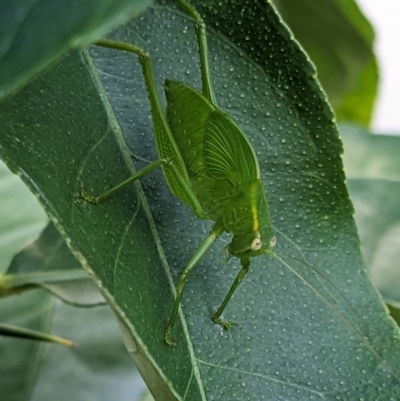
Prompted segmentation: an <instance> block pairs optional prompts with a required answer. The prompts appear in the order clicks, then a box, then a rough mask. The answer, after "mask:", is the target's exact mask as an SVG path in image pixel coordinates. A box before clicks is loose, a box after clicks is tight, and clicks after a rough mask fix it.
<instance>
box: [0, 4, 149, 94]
mask: <svg viewBox="0 0 400 401" xmlns="http://www.w3.org/2000/svg"><path fill="white" fill-rule="evenodd" d="M150 3H151V1H150V0H112V1H110V0H73V1H71V0H70V1H68V2H63V1H59V0H58V1H57V0H44V1H34V0H19V1H14V0H3V1H2V2H1V3H0V71H1V74H0V99H1V98H3V97H6V96H8V95H10V94H11V93H13V92H15V91H16V90H17V89H19V88H20V87H21V86H22V85H25V84H26V82H27V81H29V80H30V79H32V77H33V76H35V75H37V74H38V73H39V72H41V71H42V70H43V69H45V68H47V67H49V66H50V65H51V64H53V63H54V62H55V61H57V60H59V59H60V58H61V57H63V56H64V55H65V54H66V53H67V52H69V51H70V50H71V49H77V48H82V47H84V46H87V45H88V44H90V43H92V42H94V41H95V40H97V39H99V38H100V37H101V36H102V35H104V34H105V33H107V32H108V31H109V30H110V29H111V28H114V27H116V26H118V25H119V24H121V23H123V22H125V21H127V20H128V19H129V18H131V17H133V16H136V15H138V14H139V13H142V12H143V11H144V10H145V9H146V7H147V6H148V5H149V4H150Z"/></svg>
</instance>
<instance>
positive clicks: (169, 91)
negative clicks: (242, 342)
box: [82, 0, 380, 360]
mask: <svg viewBox="0 0 400 401" xmlns="http://www.w3.org/2000/svg"><path fill="white" fill-rule="evenodd" d="M177 2H178V4H179V5H180V6H181V7H182V8H183V9H184V10H185V11H186V12H187V13H188V14H189V15H190V16H191V17H192V18H193V19H194V20H195V22H196V33H197V39H198V44H199V53H200V66H201V77H202V93H199V92H198V91H196V90H195V89H193V88H192V87H190V86H188V85H186V84H184V83H181V82H177V81H170V80H167V81H166V82H165V94H166V99H167V108H166V112H164V110H163V108H162V106H161V102H160V99H159V97H158V95H157V91H156V83H155V78H154V73H153V69H152V64H151V59H150V56H149V55H148V54H147V53H146V52H145V51H144V50H143V49H141V48H140V47H138V46H136V45H133V44H128V43H121V42H116V41H111V40H101V41H99V42H98V43H97V44H98V45H100V46H103V47H108V48H112V49H117V50H122V51H127V52H131V53H135V54H136V55H137V56H138V58H139V61H140V64H141V66H142V70H143V75H144V79H145V83H146V87H147V91H148V95H149V100H150V105H151V113H152V119H153V126H154V132H155V139H156V145H157V150H158V154H159V159H158V160H156V161H154V162H152V163H150V164H149V165H147V166H146V167H145V168H143V169H142V170H140V171H138V172H137V173H136V174H134V175H133V176H132V177H130V178H128V179H127V180H125V181H123V182H122V183H120V184H119V185H117V186H115V187H113V188H111V189H110V190H108V191H107V192H105V193H104V194H102V195H100V196H97V197H94V196H91V195H89V194H87V193H86V192H85V191H84V190H82V196H83V197H84V198H85V199H86V200H88V201H90V202H93V203H99V202H101V201H103V200H104V199H106V198H108V197H109V196H111V195H112V194H114V193H115V192H116V191H118V190H119V189H121V188H123V187H125V186H126V185H128V184H130V183H132V182H133V181H135V180H138V179H140V178H142V177H144V176H145V175H146V174H149V173H150V172H152V171H153V170H154V169H156V168H158V167H160V166H161V167H162V169H163V171H164V175H165V178H166V181H167V184H168V186H169V188H170V190H171V192H172V194H173V195H174V196H175V197H176V198H178V199H180V200H181V201H182V202H184V203H186V204H188V205H189V206H190V208H191V210H192V211H193V213H194V215H195V216H196V217H197V218H199V219H208V220H213V221H214V222H215V223H214V226H213V228H212V229H211V231H210V232H209V234H208V235H207V237H206V238H205V239H204V241H203V242H202V244H201V245H200V246H199V248H198V249H197V250H196V252H195V253H194V254H193V256H192V257H191V258H190V260H189V261H188V262H187V264H186V266H185V267H184V269H183V271H182V273H181V276H180V278H179V280H178V283H177V286H176V299H175V302H174V306H173V309H172V313H171V317H170V320H169V323H168V325H167V327H166V330H165V337H164V338H165V341H166V342H167V344H169V345H175V343H174V341H173V339H172V335H171V334H172V329H173V327H174V324H175V322H176V318H177V315H178V309H179V305H180V301H181V298H182V294H183V290H184V286H185V283H186V281H187V278H188V276H189V275H190V274H191V272H192V271H193V269H194V268H195V266H196V264H197V263H198V262H199V261H200V260H201V258H202V257H203V255H205V253H206V252H207V251H208V249H209V248H210V247H211V245H212V244H213V243H214V242H215V241H216V239H217V238H218V237H220V236H221V235H222V234H223V233H224V232H229V233H231V234H232V236H233V237H232V241H231V243H230V245H229V246H228V247H227V250H228V252H229V254H230V256H234V257H237V258H238V259H239V260H240V263H241V270H240V271H239V273H238V275H237V276H236V278H235V280H234V282H233V283H232V285H231V287H230V289H229V291H228V293H227V294H226V296H225V297H224V298H223V300H222V303H221V305H220V306H219V308H218V309H217V310H216V312H215V314H214V315H213V316H212V319H213V321H214V322H215V323H217V324H219V325H221V326H222V327H224V328H225V329H229V328H231V326H232V323H231V322H229V321H226V320H224V319H222V314H223V312H224V310H225V308H226V306H227V304H228V303H229V301H230V299H231V297H232V295H233V294H234V292H235V291H236V289H237V288H238V286H239V284H240V283H241V282H242V280H243V279H244V277H245V276H246V274H247V273H248V271H249V268H250V261H251V258H253V257H256V256H261V255H266V254H267V255H270V256H274V257H275V258H277V259H278V260H280V261H281V262H282V263H283V264H284V265H285V266H286V267H287V268H288V269H289V270H291V271H292V272H293V273H294V274H295V275H296V276H297V277H298V278H299V279H300V280H301V281H302V282H303V284H305V285H306V286H308V287H309V288H310V289H311V290H312V291H313V292H314V293H315V294H316V295H317V297H319V298H320V299H321V300H322V301H323V302H325V304H327V305H328V306H329V308H331V309H332V310H333V311H334V313H335V314H337V315H338V316H339V317H340V318H341V319H342V320H343V321H344V322H345V324H346V325H347V326H348V327H350V329H351V331H352V332H353V333H354V334H356V336H357V337H359V338H360V339H361V340H362V342H363V343H364V345H365V346H366V347H367V348H368V349H370V350H371V347H370V345H369V343H368V341H367V340H365V338H364V337H363V335H362V334H361V333H360V332H359V331H358V330H357V328H355V327H353V325H352V323H351V322H350V321H349V319H347V318H346V317H345V316H344V315H342V314H341V313H340V312H338V311H337V310H336V308H335V306H333V304H332V303H330V301H327V300H326V299H325V298H324V297H323V296H322V295H321V294H320V293H319V292H318V291H317V290H315V289H314V288H313V287H312V286H311V284H309V283H308V282H307V281H306V280H305V279H303V278H302V277H301V276H300V275H299V274H298V273H297V272H295V271H294V270H293V269H292V268H291V267H290V266H289V265H288V264H287V263H285V262H284V261H283V260H282V259H280V258H279V255H276V254H275V253H274V251H273V247H274V245H275V242H276V240H275V237H274V235H273V230H272V224H271V217H270V213H269V208H268V202H267V197H266V192H265V188H264V186H263V183H262V181H261V179H260V169H259V164H258V160H257V157H256V155H255V153H254V150H253V148H252V146H251V144H250V143H249V141H248V139H247V137H246V136H245V134H244V133H243V132H242V131H241V130H240V128H239V127H238V126H237V124H236V123H235V122H234V121H233V119H232V118H231V117H230V116H229V115H228V114H227V113H226V112H224V111H223V110H221V109H219V108H218V105H217V100H216V96H215V93H214V90H213V86H212V81H211V76H210V71H209V62H208V52H207V41H206V32H205V25H204V22H203V20H202V18H201V16H200V15H199V14H198V13H197V11H196V10H195V9H194V8H193V7H192V6H191V5H189V4H188V3H186V2H185V1H183V0H178V1H177ZM300 262H301V261H300ZM316 274H319V273H318V272H316ZM323 278H324V277H323ZM335 290H336V291H337V292H339V291H338V290H337V289H336V287H335ZM339 295H340V297H342V298H344V297H343V296H342V295H341V294H340V292H339ZM345 302H346V300H345ZM371 352H373V353H374V351H373V350H371ZM374 355H375V354H374ZM375 356H376V355H375ZM376 357H377V359H378V360H380V358H379V356H376Z"/></svg>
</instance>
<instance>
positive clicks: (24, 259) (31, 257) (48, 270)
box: [0, 224, 105, 306]
mask: <svg viewBox="0 0 400 401" xmlns="http://www.w3.org/2000/svg"><path fill="white" fill-rule="evenodd" d="M37 286H40V287H43V288H46V289H47V290H49V291H50V292H52V293H53V294H54V295H56V296H58V297H59V298H60V299H62V300H63V301H64V302H68V303H70V304H73V305H77V306H96V305H99V304H103V303H105V301H104V298H103V297H102V296H101V294H100V293H99V290H98V287H97V286H96V285H95V283H94V282H93V280H92V279H91V278H90V276H89V275H88V274H87V272H85V271H84V270H83V269H82V266H81V265H80V263H79V262H78V261H77V260H76V259H75V257H74V255H73V254H72V253H71V251H70V250H69V248H68V247H67V245H66V243H65V241H64V239H63V238H62V237H61V235H60V233H59V232H58V231H57V229H56V228H55V227H54V225H53V224H49V225H48V226H47V227H46V228H45V229H44V230H43V232H42V233H41V235H40V236H39V238H38V239H37V240H36V241H33V242H31V243H30V244H28V245H27V246H25V248H24V249H23V250H22V251H21V252H20V253H19V254H17V255H16V256H15V257H14V259H13V260H12V262H11V265H10V267H9V268H8V270H7V273H6V275H4V276H2V277H1V278H0V293H1V292H4V293H6V294H9V293H12V292H16V293H18V292H21V291H22V290H24V289H31V288H35V287H37Z"/></svg>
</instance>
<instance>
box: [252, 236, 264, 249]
mask: <svg viewBox="0 0 400 401" xmlns="http://www.w3.org/2000/svg"><path fill="white" fill-rule="evenodd" d="M261 247H262V239H261V238H254V239H253V242H252V243H251V245H250V249H251V250H252V251H258V250H259V249H260V248H261Z"/></svg>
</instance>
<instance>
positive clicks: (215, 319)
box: [212, 316, 240, 330]
mask: <svg viewBox="0 0 400 401" xmlns="http://www.w3.org/2000/svg"><path fill="white" fill-rule="evenodd" d="M212 320H213V322H214V323H217V324H219V325H220V326H222V327H223V328H224V329H225V330H230V329H231V328H232V325H234V324H236V325H238V326H240V325H239V324H238V323H234V322H229V321H227V320H222V319H221V318H220V317H215V316H213V317H212Z"/></svg>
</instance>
